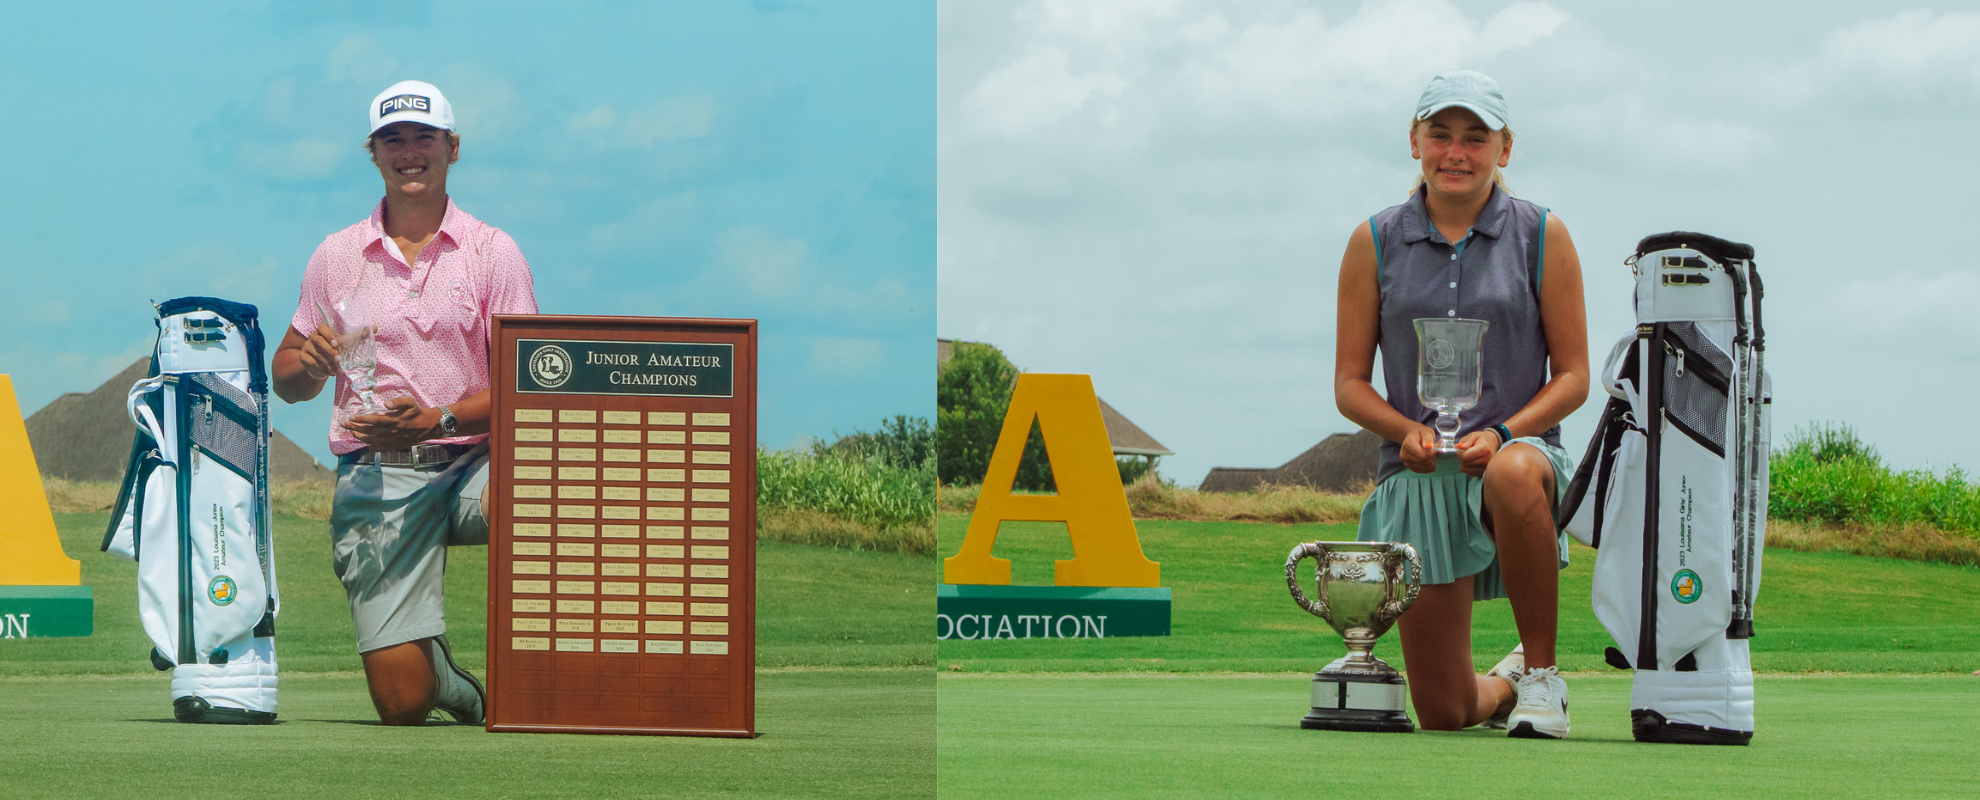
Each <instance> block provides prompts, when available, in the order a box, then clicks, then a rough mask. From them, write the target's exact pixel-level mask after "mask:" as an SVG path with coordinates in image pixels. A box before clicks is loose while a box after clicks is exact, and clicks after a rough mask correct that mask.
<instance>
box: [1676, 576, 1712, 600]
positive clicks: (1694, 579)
mask: <svg viewBox="0 0 1980 800" xmlns="http://www.w3.org/2000/svg"><path fill="white" fill-rule="evenodd" d="M1704 593H1705V584H1704V583H1702V582H1700V581H1699V580H1698V573H1696V572H1692V571H1691V570H1688V569H1681V570H1678V574H1677V577H1674V578H1672V579H1671V596H1672V597H1675V598H1677V601H1678V602H1680V603H1684V604H1685V605H1690V604H1692V603H1695V602H1697V601H1698V596H1699V595H1702V594H1704Z"/></svg>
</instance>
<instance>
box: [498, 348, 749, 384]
mask: <svg viewBox="0 0 1980 800" xmlns="http://www.w3.org/2000/svg"><path fill="white" fill-rule="evenodd" d="M735 354H736V348H735V345H732V344H709V343H703V342H624V341H619V342H595V341H588V340H583V339H518V340H516V391H518V392H521V393H524V394H628V395H641V396H648V397H654V396H658V397H734V396H735V387H736V372H735V370H736V367H735Z"/></svg>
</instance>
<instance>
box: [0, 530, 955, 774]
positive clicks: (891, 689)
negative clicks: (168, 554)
mask: <svg viewBox="0 0 1980 800" xmlns="http://www.w3.org/2000/svg"><path fill="white" fill-rule="evenodd" d="M107 522H108V515H107V514H104V513H95V514H57V515H56V526H57V529H58V531H59V532H60V534H61V536H62V544H63V548H64V549H65V550H66V551H67V552H68V554H69V556H70V557H71V558H76V559H78V560H80V561H81V562H82V569H83V582H84V583H86V584H88V585H90V586H92V587H94V589H95V594H96V610H95V625H96V633H95V635H93V636H90V637H86V638H75V639H27V640H6V641H0V697H4V698H6V702H4V703H0V754H4V755H0V759H4V760H0V764H4V766H0V775H4V776H5V778H6V780H5V784H4V787H0V796H4V797H7V798H15V797H22V798H26V797H97V796H103V797H112V796H115V797H147V798H149V797H159V798H165V797H211V796H213V795H214V794H215V793H225V792H227V791H229V790H228V788H227V787H229V786H233V785H236V784H238V783H239V782H240V781H242V780H250V781H253V782H254V783H255V784H257V785H263V786H267V787H270V788H272V789H278V790H279V791H280V793H281V795H282V796H283V797H284V798H285V800H286V798H289V797H297V798H302V797H337V798H349V797H413V796H425V797H581V798H586V800H605V799H606V798H621V797H677V796H691V797H862V798H864V797H931V796H933V794H934V781H935V767H934V763H935V761H934V759H935V739H934V736H935V732H934V715H935V681H934V677H933V674H932V671H931V670H930V668H929V667H930V665H931V664H932V663H933V661H934V655H935V648H934V646H933V643H932V642H931V641H930V640H929V636H928V621H929V620H930V619H933V618H934V615H935V593H934V590H933V587H931V586H930V585H929V583H928V578H929V575H930V574H931V573H932V572H933V570H934V568H935V562H934V560H933V559H931V558H928V557H925V556H920V557H917V556H903V555H899V554H895V553H872V552H856V551H846V550H831V549H826V548H818V547H808V546H803V545H793V544H783V543H776V542H762V543H760V545H759V548H758V551H757V552H758V559H757V574H758V591H757V600H758V605H757V642H758V650H757V660H758V664H757V666H758V670H759V673H758V677H757V727H758V729H759V730H760V731H762V733H763V735H762V737H760V738H758V739H756V740H753V741H738V740H716V739H686V738H671V737H647V736H570V735H543V734H488V733H485V732H483V731H482V730H481V728H479V727H465V726H431V727H425V728H417V729H394V728H385V727H382V726H379V725H377V724H376V716H375V715H374V713H373V711H372V709H371V701H370V698H369V696H368V695H367V693H366V691H365V687H364V679H363V676H362V675H361V674H359V672H358V671H359V670H360V669H361V665H360V662H359V660H358V656H357V652H356V648H355V641H354V640H353V637H352V634H351V622H350V615H349V606H348V605H347V604H346V602H345V599H344V590H343V587H342V586H341V585H339V584H338V583H337V580H336V578H335V577H334V576H332V574H331V571H330V553H329V532H328V529H327V527H326V526H325V524H324V523H322V522H317V521H311V520H305V519H301V518H298V517H280V518H278V519H277V520H276V530H275V533H276V542H275V550H276V554H277V559H278V560H277V565H278V566H279V568H280V580H281V587H282V614H281V616H280V618H279V619H278V621H277V624H276V628H277V634H276V642H277V644H276V647H277V650H278V653H279V660H280V663H281V666H282V686H281V706H280V712H279V713H280V722H279V724H277V725H274V726H270V727H259V728H242V727H228V726H205V725H180V724H178V723H175V722H172V721H171V692H170V682H169V678H168V677H167V676H166V675H164V674H162V673H158V672H154V671H152V669H151V666H150V662H149V660H148V658H147V655H146V654H147V653H148V652H149V651H150V648H151V644H150V642H149V640H148V639H147V638H146V637H145V635H144V632H143V630H142V629H141V628H140V627H139V624H138V617H137V590H136V580H137V578H136V574H137V567H136V565H134V564H131V563H128V562H124V561H119V560H116V559H113V558H111V557H109V556H106V555H103V554H102V553H100V552H98V551H97V547H98V544H99V543H100V541H101V538H102V534H103V528H104V525H106V524H107ZM449 555H450V557H451V559H452V563H450V564H449V565H448V566H449V568H448V571H447V608H448V612H447V621H448V628H449V630H448V636H449V638H450V639H451V640H452V641H453V642H454V652H455V653H456V655H457V656H458V657H459V658H460V659H461V661H462V662H463V664H464V665H465V666H468V667H470V668H474V669H477V670H479V669H481V667H482V665H483V661H484V660H485V656H486V651H485V642H486V635H487V631H486V611H485V609H486V607H487V551H486V549H485V548H473V547H470V548H457V549H455V550H453V551H452V552H450V554H449Z"/></svg>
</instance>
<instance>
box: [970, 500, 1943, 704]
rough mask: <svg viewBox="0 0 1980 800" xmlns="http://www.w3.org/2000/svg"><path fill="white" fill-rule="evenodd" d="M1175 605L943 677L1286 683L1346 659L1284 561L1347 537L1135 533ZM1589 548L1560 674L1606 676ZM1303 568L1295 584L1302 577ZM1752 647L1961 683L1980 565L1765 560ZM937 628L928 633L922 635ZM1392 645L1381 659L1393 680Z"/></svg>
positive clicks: (1763, 655)
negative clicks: (1136, 621) (1154, 675)
mask: <svg viewBox="0 0 1980 800" xmlns="http://www.w3.org/2000/svg"><path fill="white" fill-rule="evenodd" d="M967 523H968V518H967V517H965V516H962V515H959V514H945V515H943V516H942V517H941V518H940V520H939V524H938V528H937V531H938V536H939V545H938V548H937V551H938V552H939V553H943V554H949V553H954V552H956V551H957V549H958V548H960V547H961V545H962V538H963V532H964V529H965V528H966V526H967ZM1136 528H1137V529H1138V530H1139V532H1140V537H1141V542H1142V549H1143V550H1144V552H1146V553H1147V555H1148V557H1149V558H1152V559H1154V560H1156V561H1159V562H1161V563H1162V585H1163V586H1167V587H1170V588H1171V590H1172V591H1173V596H1174V607H1173V608H1174V611H1173V613H1174V626H1173V629H1174V635H1172V636H1169V637H1165V638H1164V637H1157V638H1120V639H1106V640H1079V641H1067V640H1060V639H1053V640H1029V641H1027V640H1015V641H1012V640H996V641H956V640H951V641H945V642H942V643H941V648H940V661H939V663H940V666H941V668H942V669H944V670H956V669H961V670H965V671H979V670H987V671H994V672H1032V671H1040V672H1088V671H1156V672H1205V671H1211V672H1214V671H1238V672H1291V671H1299V670H1307V671H1311V670H1314V669H1318V668H1319V667H1320V666H1321V665H1323V664H1325V663H1326V662H1327V661H1331V660H1332V659H1334V658H1336V657H1338V656H1339V655H1341V654H1342V653H1344V652H1345V648H1344V647H1343V646H1342V645H1341V642H1340V637H1339V636H1338V635H1337V634H1335V633H1334V632H1333V631H1332V630H1331V629H1329V628H1328V627H1327V626H1326V623H1324V622H1322V621H1321V620H1319V619H1318V618H1316V617H1313V616H1310V615H1308V614H1307V613H1305V612H1304V611H1301V610H1300V609H1299V608H1298V607H1297V606H1295V605H1294V604H1293V602H1292V599H1291V598H1290V597H1289V596H1288V595H1287V593H1286V588H1285V577H1284V576H1285V569H1284V564H1285V558H1286V553H1287V552H1288V551H1290V550H1291V549H1292V547H1293V546H1294V545H1295V544H1298V543H1299V542H1303V541H1311V540H1315V539H1321V540H1352V539H1353V538H1354V533H1355V531H1354V526H1352V525H1273V524H1257V523H1239V522H1226V523H1219V522H1166V521H1148V520H1143V521H1139V522H1137V523H1136ZM993 552H994V553H995V554H996V555H998V556H999V557H1003V558H1009V559H1011V561H1012V564H1011V571H1012V582H1013V583H1017V584H1037V585H1050V584H1051V583H1052V562H1053V561H1054V560H1055V559H1070V558H1072V557H1073V552H1072V545H1071V540H1070V538H1069V537H1068V536H1067V535H1066V530H1065V526H1064V525H1061V524H1056V523H1007V524H1005V525H1004V526H1003V529H1002V531H1001V532H1000V533H999V534H998V538H997V543H996V547H995V548H994V549H993ZM1595 555H1596V553H1595V551H1594V550H1591V549H1589V548H1585V547H1581V546H1580V545H1574V546H1573V551H1572V553H1571V555H1570V559H1569V562H1570V563H1569V567H1568V569H1567V570H1566V571H1564V572H1563V573H1562V574H1561V618H1560V645H1559V651H1560V661H1561V665H1562V667H1563V668H1564V669H1567V670H1570V671H1579V670H1609V669H1610V668H1609V667H1608V666H1607V665H1606V664H1605V662H1604V661H1603V657H1602V652H1603V649H1604V648H1606V647H1609V646H1611V645H1612V644H1613V643H1614V642H1613V640H1612V639H1611V638H1610V637H1609V634H1608V632H1607V631H1606V630H1604V629H1603V628H1602V626H1601V624H1600V623H1598V622H1597V621H1596V620H1595V616H1594V612H1593V611H1592V610H1591V609H1590V605H1589V590H1590V576H1591V574H1592V571H1593V568H1594V564H1595ZM1311 574H1312V573H1311V568H1310V567H1308V568H1306V569H1305V570H1303V571H1302V576H1304V577H1303V578H1302V579H1303V580H1308V581H1310V580H1311V577H1310V576H1311ZM1472 608H1473V612H1472V613H1473V626H1472V628H1473V634H1472V645H1473V650H1474V653H1473V654H1474V660H1475V661H1476V662H1477V664H1478V668H1479V669H1480V670H1481V671H1482V670H1484V669H1488V668H1490V666H1491V665H1492V664H1493V663H1496V662H1497V661H1498V660H1499V658H1500V657H1502V656H1504V655H1505V653H1506V651H1507V650H1510V649H1512V646H1513V645H1514V644H1516V643H1517V642H1518V640H1519V636H1518V633H1517V630H1516V629H1515V627H1514V625H1513V618H1512V608H1511V606H1510V604H1508V603H1507V602H1506V601H1505V600H1495V601H1491V602H1485V603H1478V604H1475V605H1474V606H1473V607H1472ZM1756 616H1757V628H1758V632H1759V633H1758V635H1757V636H1756V637H1755V638H1754V639H1753V640H1752V647H1753V652H1754V655H1753V663H1754V667H1755V669H1758V670H1763V671H1775V672H1811V671H1812V672H1824V671H1840V672H1890V673H1960V674H1965V673H1970V672H1973V671H1974V670H1976V669H1980V568H1976V567H1968V566H1954V565H1947V564H1927V563H1920V562H1913V561H1900V560H1897V559H1888V558H1868V557H1863V556H1852V555H1845V554H1839V553H1798V552H1792V551H1785V550H1769V551H1768V552H1767V556H1766V560H1765V562H1764V573H1763V580H1762V583H1761V587H1760V598H1759V606H1758V611H1757V615H1756ZM931 627H932V626H931ZM1395 636H1396V634H1394V633H1393V632H1392V633H1390V634H1388V635H1387V636H1385V637H1383V640H1382V642H1381V643H1380V644H1378V645H1377V647H1376V655H1377V656H1379V657H1381V658H1382V659H1384V660H1386V661H1388V662H1390V663H1391V664H1395V665H1396V666H1398V667H1402V666H1404V665H1403V661H1402V649H1401V648H1400V647H1399V646H1397V644H1396V639H1395Z"/></svg>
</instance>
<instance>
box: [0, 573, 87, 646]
mask: <svg viewBox="0 0 1980 800" xmlns="http://www.w3.org/2000/svg"><path fill="white" fill-rule="evenodd" d="M94 598H95V592H94V591H93V590H91V589H90V587H88V586H0V639H29V638H39V637H44V636H88V635H90V634H91V633H92V632H94V630H95V619H94V614H93V612H94V610H95V599H94Z"/></svg>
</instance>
